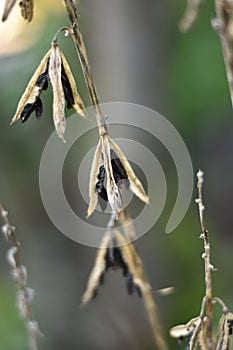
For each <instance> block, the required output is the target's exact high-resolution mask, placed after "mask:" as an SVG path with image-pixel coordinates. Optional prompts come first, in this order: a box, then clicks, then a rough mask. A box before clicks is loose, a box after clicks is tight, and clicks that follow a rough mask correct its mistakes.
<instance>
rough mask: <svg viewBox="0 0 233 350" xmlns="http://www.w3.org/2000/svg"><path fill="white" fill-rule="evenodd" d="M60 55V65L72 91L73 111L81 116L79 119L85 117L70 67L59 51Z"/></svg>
mask: <svg viewBox="0 0 233 350" xmlns="http://www.w3.org/2000/svg"><path fill="white" fill-rule="evenodd" d="M60 54H61V59H62V64H63V67H64V70H65V73H66V75H67V78H68V80H69V83H70V87H71V90H72V95H73V99H74V104H73V105H72V107H73V108H74V109H75V111H76V112H77V113H78V114H79V115H80V116H81V117H86V113H85V108H84V104H83V101H82V99H81V97H80V95H79V94H78V92H77V87H76V83H75V80H74V77H73V74H72V72H71V69H70V66H69V64H68V62H67V60H66V58H65V56H64V54H63V52H62V51H60Z"/></svg>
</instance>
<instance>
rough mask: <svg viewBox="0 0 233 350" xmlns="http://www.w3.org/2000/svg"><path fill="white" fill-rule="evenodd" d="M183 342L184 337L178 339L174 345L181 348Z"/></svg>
mask: <svg viewBox="0 0 233 350" xmlns="http://www.w3.org/2000/svg"><path fill="white" fill-rule="evenodd" d="M183 340H184V337H179V338H177V340H176V343H177V346H178V347H180V346H181V344H182V342H183Z"/></svg>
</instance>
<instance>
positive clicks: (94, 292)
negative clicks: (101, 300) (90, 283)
mask: <svg viewBox="0 0 233 350" xmlns="http://www.w3.org/2000/svg"><path fill="white" fill-rule="evenodd" d="M97 295H98V288H97V287H96V288H95V289H94V291H93V294H92V300H93V299H95V298H96V297H97Z"/></svg>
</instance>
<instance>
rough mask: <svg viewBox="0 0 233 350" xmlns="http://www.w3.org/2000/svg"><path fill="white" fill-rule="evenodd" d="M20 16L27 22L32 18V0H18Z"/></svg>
mask: <svg viewBox="0 0 233 350" xmlns="http://www.w3.org/2000/svg"><path fill="white" fill-rule="evenodd" d="M19 7H20V10H21V16H22V17H23V18H24V19H25V20H26V21H28V22H31V21H32V18H33V0H21V1H20V2H19Z"/></svg>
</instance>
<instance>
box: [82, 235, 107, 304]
mask: <svg viewBox="0 0 233 350" xmlns="http://www.w3.org/2000/svg"><path fill="white" fill-rule="evenodd" d="M110 242H111V236H110V235H109V234H108V233H106V234H105V235H104V236H103V238H102V240H101V244H100V248H99V250H98V253H97V256H96V259H95V263H94V267H93V269H92V271H91V273H90V276H89V279H88V282H87V288H86V291H85V293H84V295H83V297H82V305H85V304H87V303H88V302H89V301H90V300H91V299H93V297H94V296H95V294H96V291H97V288H98V286H99V285H100V284H101V276H102V275H103V273H104V272H105V269H106V260H105V257H106V254H107V250H108V246H109V244H110Z"/></svg>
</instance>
